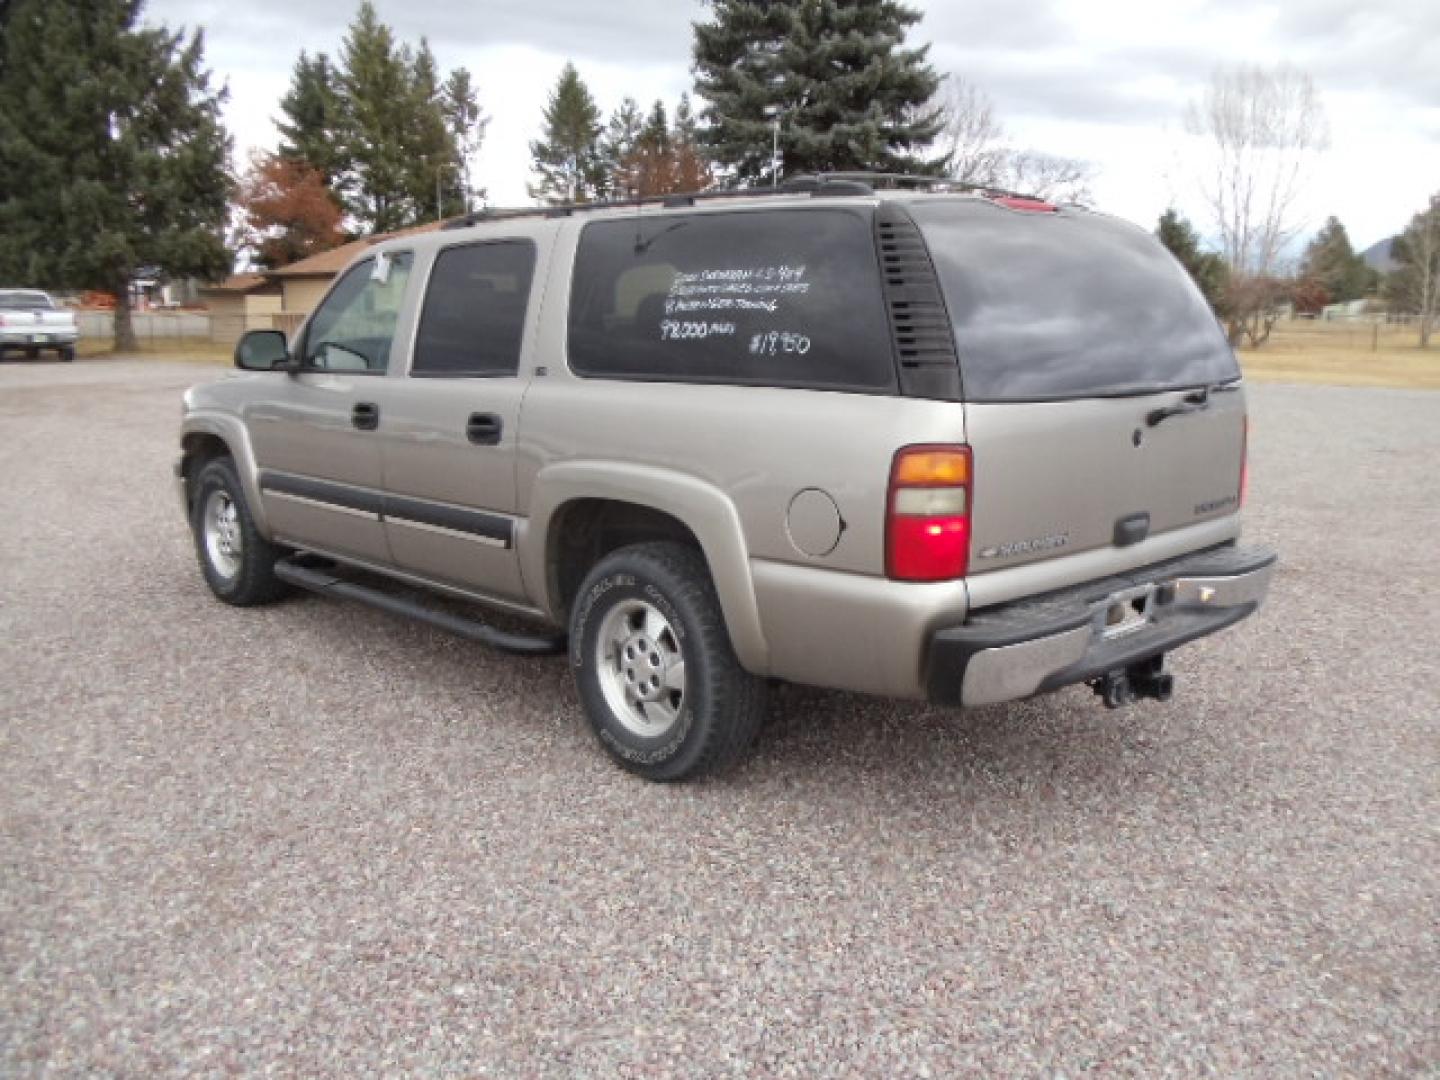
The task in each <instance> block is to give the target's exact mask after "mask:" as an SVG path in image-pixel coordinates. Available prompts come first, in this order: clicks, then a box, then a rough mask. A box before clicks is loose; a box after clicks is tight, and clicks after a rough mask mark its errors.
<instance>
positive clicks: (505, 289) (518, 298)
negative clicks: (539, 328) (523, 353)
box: [410, 240, 535, 376]
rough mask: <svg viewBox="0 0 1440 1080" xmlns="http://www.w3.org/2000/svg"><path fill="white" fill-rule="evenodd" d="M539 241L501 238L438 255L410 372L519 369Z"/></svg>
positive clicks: (502, 372)
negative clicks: (534, 242)
mask: <svg viewBox="0 0 1440 1080" xmlns="http://www.w3.org/2000/svg"><path fill="white" fill-rule="evenodd" d="M534 274H535V245H534V244H532V243H531V242H530V241H528V240H499V241H495V242H492V243H482V244H463V245H459V246H456V247H449V248H446V249H445V250H444V251H442V252H440V254H439V255H437V256H436V257H435V268H434V269H433V270H432V271H431V272H430V286H429V288H428V289H427V290H426V293H425V308H424V310H423V311H422V312H421V315H420V330H419V332H418V333H417V334H416V335H415V360H414V363H413V364H412V365H411V367H410V374H412V375H417V376H427V375H428V376H440V375H451V376H454V375H492V376H493V375H514V374H515V373H516V371H518V370H519V367H520V339H521V338H522V337H523V336H524V333H525V307H526V302H527V301H528V300H529V298H530V281H531V278H532V277H533V276H534Z"/></svg>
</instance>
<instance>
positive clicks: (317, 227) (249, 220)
mask: <svg viewBox="0 0 1440 1080" xmlns="http://www.w3.org/2000/svg"><path fill="white" fill-rule="evenodd" d="M235 201H236V204H237V205H238V206H239V209H240V219H241V220H240V223H239V232H238V236H237V240H238V246H242V247H247V248H249V249H250V251H251V252H252V253H253V254H254V259H255V262H256V263H257V264H259V265H260V266H262V267H264V268H265V269H267V270H273V269H275V268H276V267H278V266H285V265H287V264H288V263H292V262H295V261H297V260H299V259H304V258H308V257H309V256H311V255H316V254H319V253H320V252H322V251H328V250H329V249H330V248H333V247H338V246H339V245H340V244H343V243H344V242H345V234H344V233H343V232H341V231H340V217H341V213H340V206H339V203H338V202H337V201H336V198H335V195H334V194H333V193H332V192H331V191H330V189H329V188H328V187H326V186H325V181H324V178H323V177H322V176H321V175H320V173H319V172H318V171H316V170H315V169H313V168H311V167H310V166H309V165H307V164H305V162H303V161H297V160H295V159H293V158H286V157H281V156H280V155H279V154H270V153H265V152H263V151H258V152H256V153H253V154H251V155H250V168H249V169H248V170H247V171H246V173H245V175H244V177H243V178H242V179H241V181H240V186H239V190H238V191H237V192H236V197H235Z"/></svg>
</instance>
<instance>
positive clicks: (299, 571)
mask: <svg viewBox="0 0 1440 1080" xmlns="http://www.w3.org/2000/svg"><path fill="white" fill-rule="evenodd" d="M275 576H276V577H278V578H279V579H280V580H281V581H286V582H289V583H290V584H291V585H296V586H299V587H300V588H302V589H309V590H310V591H311V592H317V593H321V594H323V595H325V596H338V597H340V598H341V599H344V600H358V601H359V602H360V603H362V604H369V605H370V606H371V607H374V608H379V609H380V610H381V611H388V612H390V614H392V615H403V616H404V617H405V618H407V619H415V620H417V621H418V622H423V623H429V624H430V625H431V626H436V627H439V628H440V629H441V630H448V631H449V632H450V633H452V634H458V635H459V636H460V637H463V638H467V639H468V640H470V641H478V642H479V643H480V644H482V645H489V646H490V647H491V648H493V649H499V650H500V651H502V652H508V653H518V654H520V655H521V656H555V655H556V654H558V653H562V652H564V651H565V635H564V634H561V633H554V634H512V633H508V632H507V631H504V630H497V629H495V627H493V626H487V625H486V624H485V623H482V622H480V621H478V620H476V619H467V618H465V617H464V616H463V615H452V614H451V613H450V612H448V611H437V610H435V609H434V608H428V607H425V606H424V605H422V604H418V603H416V602H415V601H414V600H408V599H406V598H405V597H403V596H392V595H391V594H389V593H386V592H381V591H380V590H379V589H374V588H371V587H370V586H368V585H361V584H359V583H358V582H355V581H350V580H348V579H346V578H342V577H337V576H336V575H335V574H334V573H332V572H331V571H330V570H327V569H318V568H316V567H314V566H306V565H304V564H303V563H299V562H296V561H295V560H294V559H281V560H280V561H279V562H277V563H276V564H275Z"/></svg>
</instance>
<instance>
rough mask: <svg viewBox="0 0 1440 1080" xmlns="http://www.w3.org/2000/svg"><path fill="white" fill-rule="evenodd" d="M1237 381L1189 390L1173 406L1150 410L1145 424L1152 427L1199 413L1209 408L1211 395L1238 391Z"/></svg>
mask: <svg viewBox="0 0 1440 1080" xmlns="http://www.w3.org/2000/svg"><path fill="white" fill-rule="evenodd" d="M1239 389H1240V382H1239V380H1238V379H1237V380H1234V381H1232V382H1223V383H1211V384H1210V385H1209V386H1200V387H1196V388H1195V389H1194V390H1191V391H1190V392H1189V393H1188V394H1186V395H1185V396H1184V397H1183V398H1181V399H1180V402H1179V403H1178V404H1175V405H1166V406H1165V407H1164V408H1163V409H1152V410H1151V411H1150V412H1149V413H1148V414H1147V415H1146V417H1145V423H1147V424H1149V425H1150V426H1151V427H1154V426H1155V425H1156V424H1159V423H1161V422H1163V421H1165V420H1168V419H1169V418H1170V417H1172V416H1184V415H1185V414H1186V413H1193V412H1201V411H1202V410H1205V409H1208V408H1209V407H1210V395H1211V394H1223V393H1225V392H1226V391H1228V390H1239Z"/></svg>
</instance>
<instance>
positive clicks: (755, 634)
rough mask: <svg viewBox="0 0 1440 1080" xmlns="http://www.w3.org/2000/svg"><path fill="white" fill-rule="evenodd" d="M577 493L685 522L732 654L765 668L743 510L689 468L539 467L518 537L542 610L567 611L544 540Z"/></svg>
mask: <svg viewBox="0 0 1440 1080" xmlns="http://www.w3.org/2000/svg"><path fill="white" fill-rule="evenodd" d="M577 499H613V500H615V501H616V502H626V503H633V504H635V505H637V506H644V507H648V508H649V509H652V510H657V511H659V512H661V513H664V514H669V515H670V516H671V517H674V518H676V519H678V520H679V521H681V522H682V523H684V525H685V526H686V527H687V528H688V529H689V530H690V531H691V532H692V533H694V534H695V537H696V539H697V540H699V541H700V547H701V550H702V551H703V552H704V553H705V561H706V562H707V563H708V564H709V566H710V574H711V577H712V578H713V579H714V582H715V592H716V594H717V595H718V596H719V598H720V609H721V611H722V612H723V613H724V615H725V625H726V628H727V629H728V630H729V632H730V641H731V643H732V644H733V645H734V647H735V655H736V656H737V657H738V658H739V660H740V663H741V664H742V665H743V666H744V668H745V669H746V670H747V671H749V672H751V673H753V674H756V675H764V674H768V672H769V670H770V650H769V647H768V646H767V644H766V642H765V634H764V632H763V630H762V629H761V624H760V609H759V606H758V605H757V603H756V601H755V587H754V583H753V582H752V581H751V577H750V558H749V549H748V548H747V546H746V544H745V533H744V530H743V529H742V528H741V525H740V515H739V513H738V512H737V511H736V509H735V505H734V503H732V502H731V501H730V499H729V497H728V496H727V495H726V494H725V493H724V492H723V491H721V490H720V489H719V488H716V487H714V486H713V485H710V484H707V483H705V482H704V481H701V480H697V479H696V478H695V477H693V476H688V475H686V474H684V473H677V472H671V471H669V470H667V469H658V468H654V467H652V466H646V465H635V464H631V463H627V462H611V461H587V462H562V463H558V464H555V465H549V466H546V467H545V468H543V469H541V470H540V472H539V473H538V474H536V476H535V481H534V486H533V488H532V491H531V503H530V513H529V515H528V517H527V518H526V519H525V520H524V522H523V524H522V525H521V526H520V536H519V539H518V545H517V546H518V549H519V554H520V572H521V575H522V577H523V580H524V582H525V585H526V591H527V592H528V593H529V594H530V596H531V597H532V598H533V599H534V600H535V602H536V604H537V606H539V607H540V608H541V610H543V611H545V612H546V613H547V614H549V615H550V616H551V617H552V618H554V619H556V620H557V621H559V620H560V619H561V617H562V613H561V612H560V610H559V607H560V605H559V603H558V598H556V597H555V596H552V595H551V589H550V575H549V574H548V573H546V565H545V559H546V552H547V550H548V546H549V545H548V543H547V540H548V538H549V535H550V529H551V525H552V522H553V521H554V518H555V515H556V513H557V512H558V511H559V510H560V508H561V507H563V506H564V505H565V504H566V503H569V502H573V501H575V500H577Z"/></svg>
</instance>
